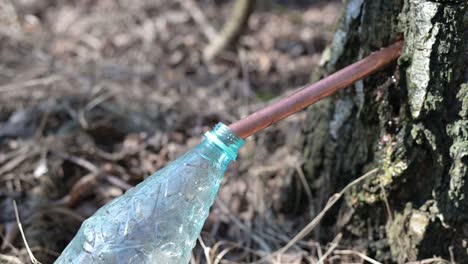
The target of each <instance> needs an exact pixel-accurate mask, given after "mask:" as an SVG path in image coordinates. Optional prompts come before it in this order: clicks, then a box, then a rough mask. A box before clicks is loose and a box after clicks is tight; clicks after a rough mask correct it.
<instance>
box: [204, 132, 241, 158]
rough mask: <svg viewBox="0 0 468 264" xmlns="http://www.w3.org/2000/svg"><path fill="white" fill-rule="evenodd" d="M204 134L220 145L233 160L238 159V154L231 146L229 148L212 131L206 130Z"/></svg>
mask: <svg viewBox="0 0 468 264" xmlns="http://www.w3.org/2000/svg"><path fill="white" fill-rule="evenodd" d="M204 136H205V137H206V139H207V140H209V141H211V142H213V143H214V144H215V145H217V146H218V147H220V148H221V149H222V150H223V151H224V152H225V153H226V154H227V156H228V157H229V158H230V159H231V160H233V161H234V160H236V157H237V154H236V153H235V152H234V151H233V150H232V149H231V148H229V147H228V146H227V145H226V144H224V142H222V141H221V140H219V138H218V137H217V136H216V135H213V134H212V133H211V132H206V133H205V134H204Z"/></svg>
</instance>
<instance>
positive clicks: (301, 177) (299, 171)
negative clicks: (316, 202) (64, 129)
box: [296, 165, 313, 204]
mask: <svg viewBox="0 0 468 264" xmlns="http://www.w3.org/2000/svg"><path fill="white" fill-rule="evenodd" d="M296 170H297V175H299V180H300V181H301V183H302V185H303V186H304V190H305V193H306V196H307V200H309V204H312V202H313V198H312V191H311V190H310V186H309V184H308V183H307V179H306V177H305V175H304V171H302V168H301V166H300V165H296Z"/></svg>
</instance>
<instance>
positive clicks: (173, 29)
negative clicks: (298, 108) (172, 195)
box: [0, 0, 341, 263]
mask: <svg viewBox="0 0 468 264" xmlns="http://www.w3.org/2000/svg"><path fill="white" fill-rule="evenodd" d="M238 2H242V1H238ZM244 2H247V4H246V3H244V4H246V5H252V6H250V7H249V10H250V11H253V12H251V14H250V11H247V13H245V14H244V15H245V18H246V19H245V21H244V22H245V23H243V22H242V21H240V22H242V23H240V24H239V25H238V30H237V32H234V33H235V34H234V36H233V37H231V38H228V39H227V40H226V39H224V40H223V38H222V36H224V35H225V33H226V32H227V31H226V27H225V26H224V25H225V24H226V23H227V24H229V23H228V21H229V19H230V17H232V16H233V13H235V12H234V10H235V9H236V8H235V5H236V3H235V1H222V0H199V1H195V0H179V1H164V0H94V1H93V0H79V1H71V0H68V1H66V0H64V1H58V0H0V241H1V250H0V263H29V261H30V260H29V257H28V253H27V250H26V247H25V244H24V243H23V240H22V238H21V235H20V233H19V229H18V225H17V222H16V221H17V219H16V217H15V214H14V207H13V200H15V201H16V202H17V204H18V211H19V216H20V220H21V223H22V226H23V229H24V232H25V235H26V239H27V241H28V243H29V247H30V249H31V251H32V253H33V254H34V256H35V257H36V258H37V259H38V260H39V261H41V262H42V263H52V262H53V261H54V259H55V258H57V256H58V255H59V254H60V252H61V250H62V249H63V248H64V247H65V246H66V245H67V243H68V242H69V241H70V240H71V238H72V237H73V236H74V234H75V232H76V231H77V230H78V228H79V226H80V224H81V222H82V221H83V220H84V219H86V218H87V217H88V216H90V215H92V214H93V212H94V211H95V210H96V209H97V208H99V207H100V206H102V205H104V204H105V203H107V202H108V201H110V200H111V199H113V198H115V197H117V196H119V195H121V194H122V193H124V192H125V191H126V190H127V189H129V188H130V187H131V186H133V185H135V184H137V183H138V182H140V181H142V180H143V179H144V178H145V177H147V176H149V175H151V174H152V173H153V172H155V171H157V170H158V169H160V168H161V167H163V166H164V165H165V164H167V163H168V162H169V161H171V160H173V159H175V158H176V157H178V156H179V155H180V154H182V153H184V152H185V151H186V150H188V149H190V148H192V147H194V146H195V145H196V144H198V143H199V142H200V141H201V139H202V138H201V135H202V133H203V132H204V131H207V130H209V129H210V128H211V127H212V126H213V125H214V124H216V123H217V122H219V121H221V122H224V123H226V124H229V123H232V122H234V121H236V120H238V119H240V118H241V117H243V116H245V115H247V114H248V113H251V112H253V111H254V110H257V109H259V108H260V107H262V106H263V105H265V104H266V103H268V102H269V101H270V100H272V99H273V98H276V97H277V96H280V95H283V94H285V93H286V94H287V93H288V92H290V91H292V90H294V89H296V88H298V87H300V86H301V85H304V84H306V83H307V82H308V81H309V80H310V76H311V73H312V71H313V70H314V68H316V67H317V66H319V65H320V57H321V53H322V51H324V49H325V48H326V47H327V45H328V44H329V43H330V41H331V37H332V33H333V31H334V27H335V25H336V20H337V17H338V15H339V13H340V9H341V2H340V1H328V0H295V1H283V0H258V1H256V3H255V4H254V6H253V4H251V3H248V2H252V3H253V1H244ZM237 4H238V5H240V4H239V3H237ZM249 14H250V16H249ZM247 18H248V20H247ZM232 23H234V22H232ZM234 24H235V23H234ZM223 28H224V29H223ZM226 34H228V33H226ZM223 41H224V42H227V43H224V44H225V45H224V44H223ZM220 43H221V44H223V45H221V44H220ZM304 118H305V113H299V114H296V115H294V116H292V117H291V118H288V119H286V120H284V121H283V122H280V123H279V124H278V125H275V126H273V127H271V128H269V129H267V130H266V131H264V132H262V133H260V134H258V135H256V136H254V137H251V138H249V139H248V140H247V142H246V145H245V146H244V148H243V149H242V150H241V152H240V156H239V158H238V161H237V162H236V163H235V164H233V165H232V166H230V168H229V170H228V173H227V175H226V177H225V180H224V182H223V186H222V188H221V189H220V193H219V196H218V199H217V201H216V203H215V205H214V207H213V208H212V212H211V214H210V216H209V218H208V221H207V222H206V224H205V226H204V229H203V232H202V235H201V237H200V240H199V244H198V245H197V248H196V249H195V250H194V252H193V258H192V263H242V262H251V261H254V260H258V259H259V256H264V255H265V254H269V253H272V252H274V251H275V250H278V249H279V248H281V247H283V246H284V245H286V244H287V243H288V242H289V241H290V240H291V239H292V238H293V237H294V235H295V234H296V233H297V232H299V231H300V230H301V229H302V228H303V227H304V226H305V225H306V224H307V223H309V221H310V220H311V219H312V216H313V214H312V213H311V212H309V211H308V207H307V204H308V199H310V198H311V197H310V196H308V194H310V193H309V192H310V191H309V190H308V188H309V187H308V186H307V184H306V183H305V178H304V176H303V173H302V171H301V164H302V161H301V148H300V146H298V142H299V137H300V135H301V124H302V123H301V121H302V120H303V119H304ZM329 246H330V245H321V244H320V243H318V242H316V241H314V240H313V239H312V238H306V239H303V240H300V241H296V243H295V244H294V245H293V246H292V247H291V248H290V250H288V251H287V252H286V253H283V254H282V255H281V258H278V261H277V262H276V263H312V262H315V261H317V260H318V259H320V258H322V257H323V255H322V254H324V253H325V251H326V250H327V247H329ZM333 257H334V256H333V255H331V256H329V258H333ZM335 257H336V256H335ZM271 261H272V263H273V262H274V261H273V260H271Z"/></svg>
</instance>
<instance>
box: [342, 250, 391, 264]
mask: <svg viewBox="0 0 468 264" xmlns="http://www.w3.org/2000/svg"><path fill="white" fill-rule="evenodd" d="M333 253H335V254H340V255H357V256H359V257H360V258H362V259H363V260H365V261H367V262H370V263H372V264H382V262H379V261H377V260H375V259H373V258H370V257H368V256H366V255H365V254H363V253H361V252H359V251H355V250H335V251H334V252H333Z"/></svg>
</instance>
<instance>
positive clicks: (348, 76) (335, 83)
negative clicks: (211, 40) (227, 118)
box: [229, 41, 404, 138]
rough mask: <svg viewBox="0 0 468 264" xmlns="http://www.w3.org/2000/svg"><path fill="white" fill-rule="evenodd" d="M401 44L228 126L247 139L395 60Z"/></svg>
mask: <svg viewBox="0 0 468 264" xmlns="http://www.w3.org/2000/svg"><path fill="white" fill-rule="evenodd" d="M403 45H404V43H403V41H398V42H396V43H394V44H392V45H390V46H388V47H386V48H382V49H381V50H379V51H377V52H373V53H372V54H370V55H369V56H367V57H365V58H363V59H362V60H360V61H358V62H356V63H353V64H351V65H349V66H347V67H345V68H344V69H341V70H339V71H337V72H335V73H333V74H331V75H329V76H328V77H326V78H324V79H322V80H320V81H318V82H316V83H314V84H312V85H309V86H307V87H305V88H302V89H300V90H298V91H297V92H295V93H294V94H292V95H290V96H288V97H286V98H283V99H281V100H279V101H277V102H275V103H273V104H271V105H268V106H266V107H265V108H263V109H261V110H259V111H257V112H254V113H253V114H250V115H249V116H247V117H245V118H243V119H241V120H239V121H237V122H235V123H233V124H231V125H230V126H229V128H230V129H231V130H232V131H233V132H234V134H236V135H237V136H239V137H240V138H247V137H248V136H250V135H252V134H255V133H256V132H258V131H260V130H262V129H264V128H266V127H269V126H270V125H272V124H274V123H276V122H278V121H279V120H281V119H283V118H286V117H288V116H290V115H292V114H294V113H296V112H299V111H301V110H302V109H304V108H306V107H307V106H309V105H311V104H313V103H315V102H317V101H319V100H321V99H322V98H325V97H327V96H330V95H332V94H334V93H335V92H336V91H338V90H340V89H343V88H345V87H347V86H349V85H350V84H352V83H354V82H356V81H358V80H361V79H363V78H365V77H367V76H369V75H371V74H373V73H375V72H377V71H379V70H381V69H382V68H384V67H386V66H388V65H389V64H390V63H392V62H394V61H395V60H396V59H398V57H399V56H400V54H401V51H402V49H403Z"/></svg>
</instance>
